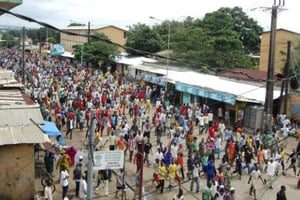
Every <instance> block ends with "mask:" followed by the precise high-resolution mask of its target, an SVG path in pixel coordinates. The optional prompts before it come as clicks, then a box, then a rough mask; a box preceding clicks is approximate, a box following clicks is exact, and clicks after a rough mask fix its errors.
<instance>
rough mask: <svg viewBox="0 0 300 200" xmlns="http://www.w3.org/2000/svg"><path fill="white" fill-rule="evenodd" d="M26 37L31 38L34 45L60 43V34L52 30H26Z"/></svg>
mask: <svg viewBox="0 0 300 200" xmlns="http://www.w3.org/2000/svg"><path fill="white" fill-rule="evenodd" d="M26 35H27V36H28V37H29V38H31V40H32V42H33V44H38V43H43V42H49V43H52V44H56V43H57V42H58V41H60V33H59V32H58V31H56V30H53V29H50V28H44V27H42V28H39V29H28V30H26ZM49 40H50V41H49Z"/></svg>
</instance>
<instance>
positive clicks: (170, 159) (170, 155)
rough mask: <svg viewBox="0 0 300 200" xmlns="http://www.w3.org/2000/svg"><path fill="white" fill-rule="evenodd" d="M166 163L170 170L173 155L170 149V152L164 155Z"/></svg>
mask: <svg viewBox="0 0 300 200" xmlns="http://www.w3.org/2000/svg"><path fill="white" fill-rule="evenodd" d="M164 161H165V166H166V167H167V168H168V167H169V165H170V164H171V162H172V153H171V149H170V148H168V151H167V152H166V153H165V154H164Z"/></svg>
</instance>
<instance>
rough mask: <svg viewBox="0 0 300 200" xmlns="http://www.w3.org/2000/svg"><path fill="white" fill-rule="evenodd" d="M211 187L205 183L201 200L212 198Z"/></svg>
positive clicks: (210, 199)
mask: <svg viewBox="0 0 300 200" xmlns="http://www.w3.org/2000/svg"><path fill="white" fill-rule="evenodd" d="M212 192H213V187H212V184H211V182H209V183H207V185H206V186H205V188H204V189H203V193H202V200H212V197H213V194H212Z"/></svg>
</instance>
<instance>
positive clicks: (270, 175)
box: [267, 158, 277, 189]
mask: <svg viewBox="0 0 300 200" xmlns="http://www.w3.org/2000/svg"><path fill="white" fill-rule="evenodd" d="M276 166H277V164H276V162H274V161H273V158H270V161H269V162H268V166H267V175H268V178H269V179H268V181H269V188H270V189H273V186H272V183H273V177H274V175H275V171H276Z"/></svg>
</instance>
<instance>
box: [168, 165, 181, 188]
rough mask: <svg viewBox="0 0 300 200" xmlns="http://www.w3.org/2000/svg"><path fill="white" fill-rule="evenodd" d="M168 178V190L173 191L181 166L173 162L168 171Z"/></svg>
mask: <svg viewBox="0 0 300 200" xmlns="http://www.w3.org/2000/svg"><path fill="white" fill-rule="evenodd" d="M167 171H168V177H169V186H168V190H169V191H171V190H172V187H173V183H174V180H176V177H178V174H177V173H178V171H179V166H178V164H177V163H176V162H175V161H174V160H172V163H171V164H170V165H169V167H168V169H167Z"/></svg>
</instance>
